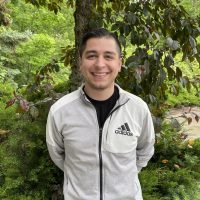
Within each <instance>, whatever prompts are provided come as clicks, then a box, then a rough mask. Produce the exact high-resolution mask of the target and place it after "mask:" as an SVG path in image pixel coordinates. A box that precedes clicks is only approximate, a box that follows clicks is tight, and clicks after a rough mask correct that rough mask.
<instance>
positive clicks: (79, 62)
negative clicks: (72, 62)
mask: <svg viewBox="0 0 200 200" xmlns="http://www.w3.org/2000/svg"><path fill="white" fill-rule="evenodd" d="M78 65H79V70H80V71H81V66H82V61H81V57H80V56H79V58H78Z"/></svg>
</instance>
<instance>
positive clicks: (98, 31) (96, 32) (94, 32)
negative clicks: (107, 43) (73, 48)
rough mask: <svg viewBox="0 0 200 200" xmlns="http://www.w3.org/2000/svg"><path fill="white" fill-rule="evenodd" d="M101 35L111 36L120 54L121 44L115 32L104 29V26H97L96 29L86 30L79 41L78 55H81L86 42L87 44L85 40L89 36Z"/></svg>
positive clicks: (100, 36) (99, 36) (98, 36)
mask: <svg viewBox="0 0 200 200" xmlns="http://www.w3.org/2000/svg"><path fill="white" fill-rule="evenodd" d="M103 37H107V38H113V39H114V40H115V42H116V44H117V47H118V49H119V55H120V56H121V44H120V42H119V39H118V37H117V35H116V34H114V33H112V32H110V31H108V30H106V29H105V28H98V29H94V30H91V31H89V32H87V33H86V34H85V35H84V36H83V38H82V40H81V43H80V48H79V54H80V57H82V54H83V52H84V50H85V47H86V44H87V41H88V40H89V39H91V38H103Z"/></svg>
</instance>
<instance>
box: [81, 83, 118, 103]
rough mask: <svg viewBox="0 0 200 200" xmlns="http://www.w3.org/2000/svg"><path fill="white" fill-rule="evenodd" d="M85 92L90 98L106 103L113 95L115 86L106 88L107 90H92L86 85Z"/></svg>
mask: <svg viewBox="0 0 200 200" xmlns="http://www.w3.org/2000/svg"><path fill="white" fill-rule="evenodd" d="M84 91H85V93H86V94H87V95H88V96H89V97H90V98H92V99H94V100H97V101H104V100H106V99H108V98H109V97H111V96H112V95H113V93H114V85H113V87H110V88H106V89H101V88H99V89H95V88H90V87H88V86H87V85H85V87H84Z"/></svg>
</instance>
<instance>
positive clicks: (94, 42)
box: [83, 37, 119, 53]
mask: <svg viewBox="0 0 200 200" xmlns="http://www.w3.org/2000/svg"><path fill="white" fill-rule="evenodd" d="M88 51H96V52H113V53H119V51H118V47H117V44H116V41H115V40H114V38H111V37H102V38H90V39H88V40H87V42H86V46H85V50H84V52H83V53H86V52H88Z"/></svg>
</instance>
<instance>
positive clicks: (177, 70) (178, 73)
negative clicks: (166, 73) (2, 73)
mask: <svg viewBox="0 0 200 200" xmlns="http://www.w3.org/2000/svg"><path fill="white" fill-rule="evenodd" d="M181 77H182V71H181V69H180V68H179V67H176V78H177V80H178V81H179V80H180V78H181Z"/></svg>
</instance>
